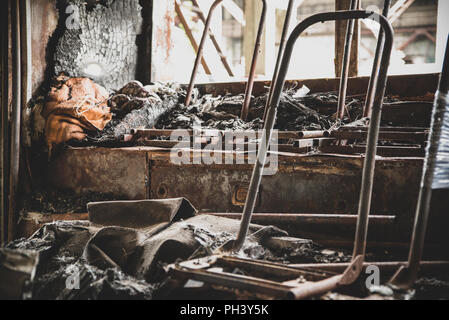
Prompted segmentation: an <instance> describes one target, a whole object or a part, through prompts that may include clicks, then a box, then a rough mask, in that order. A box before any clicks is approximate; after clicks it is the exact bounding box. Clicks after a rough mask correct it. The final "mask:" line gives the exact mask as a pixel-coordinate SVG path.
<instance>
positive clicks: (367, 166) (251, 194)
mask: <svg viewBox="0 0 449 320" xmlns="http://www.w3.org/2000/svg"><path fill="white" fill-rule="evenodd" d="M350 19H371V20H374V21H377V22H379V24H380V25H381V28H382V29H383V30H384V33H385V43H384V46H383V48H382V58H381V62H380V72H379V78H378V81H377V82H376V91H375V99H374V104H373V112H372V117H371V121H370V128H369V132H368V143H367V153H366V157H365V161H364V167H363V173H362V186H361V193H360V200H359V209H358V219H357V227H356V235H355V240H354V251H353V261H352V264H350V266H349V267H348V268H347V269H346V270H345V272H344V273H343V274H342V275H337V276H334V277H332V278H329V279H325V280H322V281H319V282H316V283H311V284H309V285H307V286H302V287H301V286H300V287H298V288H297V290H296V291H295V297H296V298H304V297H306V296H310V295H311V294H318V293H324V292H326V291H329V290H332V289H334V288H336V287H338V286H339V285H343V284H350V283H353V282H354V281H355V280H356V279H357V278H358V276H359V275H360V271H361V269H362V264H363V261H364V257H365V250H366V238H367V231H368V221H369V220H368V215H369V211H370V207H371V196H372V189H373V181H374V169H375V160H376V152H377V141H378V136H379V130H380V119H381V114H382V105H383V98H384V95H385V89H386V84H387V73H388V67H389V63H390V56H391V51H392V48H393V35H394V32H393V28H392V27H391V24H390V23H389V22H388V20H387V19H386V18H385V17H383V16H382V15H379V14H377V13H375V12H370V11H364V10H352V11H338V12H326V13H320V14H316V15H313V16H311V17H309V18H307V19H305V20H303V21H302V22H301V23H299V24H298V26H297V27H296V28H295V29H294V31H293V32H292V34H291V35H290V38H289V40H288V42H287V45H286V48H285V52H284V56H283V59H282V63H281V67H280V70H279V77H278V79H277V82H276V84H275V88H274V93H273V99H272V101H271V104H270V105H269V108H268V113H267V121H266V123H265V127H264V130H263V135H262V143H261V145H262V146H261V148H260V149H259V152H258V155H257V161H256V164H255V166H254V169H253V174H252V178H251V182H250V186H249V189H248V195H247V198H246V203H245V207H244V210H243V215H242V220H241V226H240V230H239V234H238V236H237V239H236V241H235V243H234V250H235V251H238V250H240V248H241V247H242V245H243V243H244V241H245V238H246V235H247V233H248V228H249V223H250V221H251V216H252V213H253V211H254V207H255V203H256V200H257V195H258V191H259V187H260V183H261V180H262V174H263V169H264V165H265V162H266V158H267V152H268V148H269V144H270V140H271V135H272V131H273V129H274V124H275V120H276V114H277V107H278V105H279V102H280V98H281V94H282V90H283V87H284V83H285V79H286V75H287V71H288V68H289V65H290V60H291V58H292V54H293V48H294V46H295V44H296V41H297V40H298V38H299V36H300V35H301V34H302V33H303V32H304V31H305V30H306V29H307V28H309V27H310V26H312V25H314V24H316V23H319V22H326V21H336V20H350Z"/></svg>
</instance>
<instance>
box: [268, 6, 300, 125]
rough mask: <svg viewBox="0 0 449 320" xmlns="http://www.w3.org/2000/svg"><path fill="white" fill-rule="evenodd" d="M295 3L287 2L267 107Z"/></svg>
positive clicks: (271, 95) (277, 73)
mask: <svg viewBox="0 0 449 320" xmlns="http://www.w3.org/2000/svg"><path fill="white" fill-rule="evenodd" d="M295 1H296V0H289V2H288V7H287V12H286V14H285V21H284V27H283V29H282V35H281V43H280V45H279V52H278V56H277V59H276V66H275V68H274V73H273V80H272V81H271V86H270V92H269V93H268V103H267V106H268V105H270V103H271V98H272V97H273V90H274V85H275V83H276V80H277V77H278V75H279V67H280V66H281V60H282V56H283V54H284V49H285V44H286V43H287V36H288V28H289V27H290V21H291V17H292V13H293V8H294V4H295ZM267 111H268V108H265V110H264V113H263V121H265V119H266V118H267Z"/></svg>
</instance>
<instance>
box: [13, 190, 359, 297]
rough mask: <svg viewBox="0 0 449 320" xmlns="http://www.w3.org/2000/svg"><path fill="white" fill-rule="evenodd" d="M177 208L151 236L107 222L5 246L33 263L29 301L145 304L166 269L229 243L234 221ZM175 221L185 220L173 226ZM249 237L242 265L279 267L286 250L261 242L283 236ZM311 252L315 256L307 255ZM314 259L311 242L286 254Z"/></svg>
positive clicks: (65, 225)
mask: <svg viewBox="0 0 449 320" xmlns="http://www.w3.org/2000/svg"><path fill="white" fill-rule="evenodd" d="M179 201H180V199H167V200H164V203H165V204H164V206H165V205H166V206H168V207H169V208H171V209H170V212H167V213H166V214H167V217H169V219H170V222H169V223H167V224H166V225H165V227H163V228H158V229H157V230H156V229H155V228H153V227H151V226H146V227H142V228H138V229H133V228H128V227H120V226H119V223H118V221H119V220H114V219H112V220H111V223H110V225H106V226H105V225H102V226H99V225H95V224H93V223H92V222H89V221H65V222H62V221H58V222H54V223H50V224H47V225H45V226H43V227H42V228H41V229H39V230H38V231H37V232H36V233H35V234H34V235H32V236H31V237H30V238H28V239H18V240H15V241H13V242H11V243H9V244H8V245H7V246H6V248H7V249H8V250H12V251H15V250H19V251H23V250H28V251H33V252H35V253H36V254H38V255H39V264H38V265H37V271H36V276H35V280H34V281H33V282H32V286H31V288H32V289H31V298H33V299H115V298H131V299H150V298H152V297H153V296H154V295H155V294H157V293H158V290H159V289H160V288H161V286H162V285H163V284H164V283H165V281H166V280H167V274H166V273H165V271H164V267H165V266H167V265H168V264H171V263H174V262H176V261H183V260H190V259H192V258H193V257H204V256H208V255H209V254H210V252H211V251H212V250H214V249H215V248H217V247H218V246H220V245H221V244H223V243H224V242H226V241H227V240H229V239H230V238H232V237H233V236H234V235H235V234H236V233H237V231H238V229H239V227H240V223H239V221H237V220H233V219H227V218H221V217H215V216H209V215H196V216H195V215H193V216H192V214H194V212H195V210H193V211H192V208H193V207H191V208H189V207H186V206H179V205H178V204H179ZM148 202H149V203H154V204H155V207H154V208H157V207H160V205H161V201H154V200H148ZM156 203H157V204H156ZM183 203H185V202H184V201H183ZM187 212H190V215H191V217H190V218H188V217H187V216H186V214H187ZM137 216H138V215H135V218H137ZM150 217H151V215H150V216H148V217H146V218H145V219H144V220H145V221H147V220H148V219H149V218H150ZM181 217H183V218H184V219H183V220H180V219H181ZM147 222H148V221H147ZM250 234H251V235H250V236H249V238H248V241H247V243H246V244H245V247H244V249H243V250H242V252H241V253H240V255H241V256H242V257H245V258H251V259H263V260H268V261H278V262H279V261H284V262H285V261H286V260H285V258H286V257H287V255H288V250H284V251H283V252H281V253H278V252H277V250H276V249H275V248H274V247H273V246H270V245H269V242H270V241H268V240H269V239H270V238H273V237H276V236H286V232H285V231H282V230H280V229H277V228H275V227H264V226H259V225H251V226H250ZM298 243H299V242H298ZM313 250H314V251H315V253H314V254H311V252H312V251H313ZM321 251H322V250H321V249H318V247H317V246H316V245H314V244H313V243H312V241H310V240H309V241H304V242H302V244H301V245H298V246H294V247H292V248H291V250H290V253H294V254H295V257H296V258H297V257H298V256H299V255H301V252H304V256H305V257H306V259H305V260H304V259H303V260H297V259H296V258H295V259H291V261H306V260H307V261H312V262H322V261H323V260H322V258H323V256H324V255H325V254H323V253H322V252H321ZM345 256H346V255H345ZM320 257H321V258H320ZM347 258H348V259H350V256H349V255H348V256H347ZM332 261H334V262H335V261H337V260H332ZM73 275H76V277H77V278H76V279H75V280H76V281H77V282H76V283H72V282H70V281H72V280H73V279H74V278H73V277H72V276H73ZM68 279H69V280H68ZM67 281H69V282H67ZM67 283H69V284H73V285H77V284H79V290H71V285H69V287H67Z"/></svg>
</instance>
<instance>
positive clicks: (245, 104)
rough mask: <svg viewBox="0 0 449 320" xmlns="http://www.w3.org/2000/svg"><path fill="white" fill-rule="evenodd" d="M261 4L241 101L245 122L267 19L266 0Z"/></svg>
mask: <svg viewBox="0 0 449 320" xmlns="http://www.w3.org/2000/svg"><path fill="white" fill-rule="evenodd" d="M262 2H263V8H262V14H261V16H260V22H259V29H258V30H257V37H256V44H255V46H254V53H253V61H252V62H251V69H250V72H249V78H248V83H247V85H246V90H245V98H244V100H243V105H242V112H241V116H240V117H241V118H242V120H245V121H246V119H247V118H248V112H249V104H250V102H251V96H252V93H253V86H254V79H255V77H256V67H257V59H258V57H259V54H260V46H261V44H262V35H263V29H264V26H265V20H266V17H267V0H262Z"/></svg>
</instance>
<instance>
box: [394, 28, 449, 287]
mask: <svg viewBox="0 0 449 320" xmlns="http://www.w3.org/2000/svg"><path fill="white" fill-rule="evenodd" d="M448 90H449V37H448V40H447V46H446V53H445V57H444V65H443V72H442V73H441V78H440V83H439V86H438V91H437V93H436V94H435V104H434V108H433V116H432V125H431V132H430V137H429V142H428V147H427V151H426V161H425V162H424V169H423V174H422V178H421V188H420V191H419V196H418V205H417V207H416V215H415V224H414V226H413V234H412V240H411V243H410V252H409V257H408V266H407V267H403V268H401V269H399V270H398V272H397V273H396V274H395V275H394V277H393V278H392V279H391V281H390V283H391V284H392V285H394V286H396V287H399V288H404V289H406V288H409V287H410V286H411V285H412V284H413V283H414V282H415V280H416V277H417V275H418V271H419V265H420V261H421V258H422V252H423V248H424V242H425V237H426V231H427V222H428V218H429V212H430V202H431V199H432V184H433V180H434V174H435V167H436V165H437V154H438V148H439V142H440V139H441V135H442V126H443V122H444V119H445V112H446V111H447V110H446V109H447V108H448V106H449V98H448Z"/></svg>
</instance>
